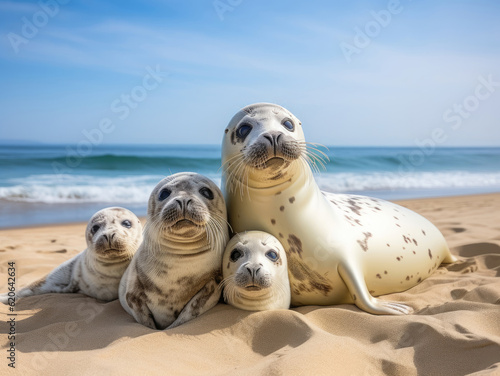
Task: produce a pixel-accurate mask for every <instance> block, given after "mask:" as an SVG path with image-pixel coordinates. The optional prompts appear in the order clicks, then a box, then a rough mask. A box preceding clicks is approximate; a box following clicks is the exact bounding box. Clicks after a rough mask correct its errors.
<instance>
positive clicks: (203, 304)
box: [167, 279, 220, 329]
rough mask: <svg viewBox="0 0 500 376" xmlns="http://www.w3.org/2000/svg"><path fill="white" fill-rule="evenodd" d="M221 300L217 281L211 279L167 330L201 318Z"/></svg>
mask: <svg viewBox="0 0 500 376" xmlns="http://www.w3.org/2000/svg"><path fill="white" fill-rule="evenodd" d="M219 299H220V289H219V286H218V283H217V282H216V280H215V279H211V280H210V281H209V282H208V283H207V284H206V285H205V286H203V287H202V288H201V290H200V291H198V292H197V293H196V294H195V295H194V296H193V297H192V298H191V300H190V301H189V302H188V303H187V304H186V305H185V306H184V308H183V309H182V311H181V313H180V314H179V316H177V318H176V319H175V321H174V322H173V323H172V324H170V325H169V326H168V327H167V329H172V328H175V327H176V326H179V325H182V324H184V323H185V322H187V321H189V320H192V319H194V318H195V317H198V316H200V315H201V314H203V313H205V312H206V311H208V310H209V309H210V308H213V307H214V306H215V305H216V304H217V303H218V301H219Z"/></svg>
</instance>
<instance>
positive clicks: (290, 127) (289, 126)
mask: <svg viewBox="0 0 500 376" xmlns="http://www.w3.org/2000/svg"><path fill="white" fill-rule="evenodd" d="M283 126H284V127H285V128H286V129H288V130H289V131H290V132H293V131H294V129H295V126H294V125H293V122H292V121H291V120H288V119H287V120H285V121H284V122H283Z"/></svg>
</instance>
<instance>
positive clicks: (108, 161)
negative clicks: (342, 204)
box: [0, 145, 500, 227]
mask: <svg viewBox="0 0 500 376" xmlns="http://www.w3.org/2000/svg"><path fill="white" fill-rule="evenodd" d="M321 150H323V151H324V152H325V153H326V154H327V155H328V157H329V159H330V161H328V162H327V163H326V168H325V169H324V170H323V169H320V171H321V172H320V173H316V179H317V181H318V184H319V185H320V187H321V188H322V189H324V190H327V191H330V192H348V193H356V194H367V195H370V196H374V197H379V198H385V199H401V198H419V197H429V196H446V195H455V194H469V193H470V194H472V193H483V192H499V191H500V148H446V149H445V148H443V149H435V150H422V149H414V148H346V147H329V148H321ZM181 171H194V172H198V173H200V174H204V175H207V176H208V177H210V178H211V179H213V180H214V181H215V182H216V183H217V184H220V178H221V171H220V147H219V146H147V145H144V146H137V145H134V146H131V145H119V146H101V147H98V148H93V149H92V150H78V149H77V147H75V146H64V145H23V146H21V145H19V146H16V145H9V146H0V227H10V226H25V225H33V224H41V223H58V222H68V221H81V220H84V221H86V220H87V219H88V218H89V217H90V216H91V215H92V214H93V212H95V211H96V210H98V209H100V208H103V207H106V206H112V205H120V206H124V207H127V208H129V209H131V210H133V211H134V212H136V214H138V215H144V214H145V213H146V207H147V200H148V197H149V194H150V192H151V190H152V188H153V187H154V186H155V185H156V183H157V182H158V181H159V180H161V179H162V178H163V177H165V176H167V175H169V174H172V173H176V172H181Z"/></svg>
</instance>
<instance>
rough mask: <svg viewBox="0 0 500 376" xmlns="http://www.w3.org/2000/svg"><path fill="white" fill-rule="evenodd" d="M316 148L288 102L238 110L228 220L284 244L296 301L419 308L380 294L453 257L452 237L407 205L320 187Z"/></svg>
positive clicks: (229, 151) (228, 159)
mask: <svg viewBox="0 0 500 376" xmlns="http://www.w3.org/2000/svg"><path fill="white" fill-rule="evenodd" d="M311 145H313V144H309V143H306V142H305V138H304V133H303V131H302V124H301V122H300V121H299V119H297V118H296V117H295V116H294V115H293V114H291V113H290V112H289V111H288V110H286V109H285V108H283V107H281V106H278V105H275V104H270V103H258V104H254V105H250V106H247V107H245V108H243V109H242V110H240V111H239V112H238V113H237V114H236V115H234V117H233V118H232V119H231V121H230V122H229V125H228V126H227V128H226V129H225V133H224V138H223V144H222V164H223V184H222V187H223V190H224V194H225V198H226V203H227V206H228V218H229V223H230V225H231V226H232V228H233V230H234V231H235V232H241V231H250V230H259V231H266V232H269V233H270V234H273V235H274V236H275V237H277V238H278V239H279V240H280V241H281V243H282V244H283V246H284V248H285V250H286V252H287V259H288V268H289V278H290V284H291V292H292V305H293V306H299V305H332V304H340V303H354V304H356V305H357V306H358V307H359V308H360V309H362V310H365V311H367V312H370V313H374V314H408V313H411V312H412V311H413V310H412V308H410V307H408V306H407V305H404V304H400V303H397V302H390V301H385V300H382V299H378V298H375V296H379V295H383V294H388V293H393V292H400V291H404V290H406V289H408V288H410V287H412V286H414V285H416V284H417V283H419V282H420V281H422V280H423V279H424V278H426V277H428V276H429V275H430V274H431V273H432V272H433V271H434V270H435V269H436V268H437V267H438V266H439V265H440V264H441V263H442V262H446V263H450V262H454V261H455V260H456V259H455V257H454V256H452V255H451V253H450V251H449V249H448V246H447V244H446V241H445V240H444V237H443V236H442V234H441V233H440V232H439V230H438V229H437V228H436V227H435V226H434V225H433V224H432V223H431V222H429V221H428V220H426V219H425V218H423V217H422V216H420V215H419V214H417V213H415V212H412V211H411V210H408V209H406V208H404V207H401V206H399V205H396V204H393V203H390V202H386V201H383V200H379V199H375V198H369V197H363V196H354V195H344V194H330V193H326V192H321V191H320V189H319V188H318V186H317V184H316V182H315V180H314V177H313V174H312V170H311V165H312V166H313V167H314V166H315V165H316V162H318V163H321V162H322V160H321V155H320V154H319V152H318V150H317V149H316V148H314V147H313V146H311Z"/></svg>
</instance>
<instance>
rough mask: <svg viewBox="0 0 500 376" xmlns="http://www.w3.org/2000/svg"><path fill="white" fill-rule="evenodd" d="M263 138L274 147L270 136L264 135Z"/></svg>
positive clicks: (272, 138)
mask: <svg viewBox="0 0 500 376" xmlns="http://www.w3.org/2000/svg"><path fill="white" fill-rule="evenodd" d="M264 138H265V139H266V140H268V141H269V143H270V144H271V145H274V137H273V136H270V135H267V134H266V135H264Z"/></svg>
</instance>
